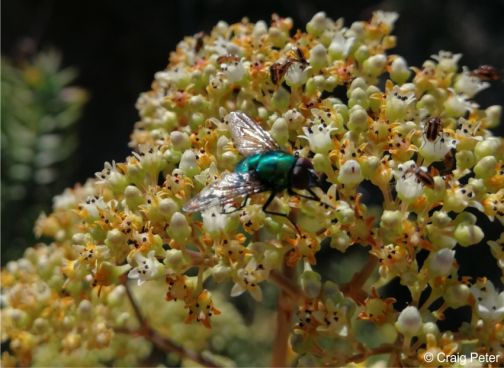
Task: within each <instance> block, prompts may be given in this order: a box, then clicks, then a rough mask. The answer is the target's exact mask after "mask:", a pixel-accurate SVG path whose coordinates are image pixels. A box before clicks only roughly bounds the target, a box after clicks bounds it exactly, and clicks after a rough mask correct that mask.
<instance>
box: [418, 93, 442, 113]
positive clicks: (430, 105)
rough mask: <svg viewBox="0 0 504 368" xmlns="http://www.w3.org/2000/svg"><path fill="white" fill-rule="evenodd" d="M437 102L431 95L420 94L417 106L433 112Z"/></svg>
mask: <svg viewBox="0 0 504 368" xmlns="http://www.w3.org/2000/svg"><path fill="white" fill-rule="evenodd" d="M437 102H438V100H437V99H436V98H435V97H434V96H433V95H431V94H430V93H426V94H425V95H423V96H422V98H421V99H420V101H418V104H417V108H418V109H425V110H427V111H428V112H429V114H433V113H434V111H435V110H436V108H437Z"/></svg>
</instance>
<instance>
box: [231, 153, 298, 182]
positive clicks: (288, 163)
mask: <svg viewBox="0 0 504 368" xmlns="http://www.w3.org/2000/svg"><path fill="white" fill-rule="evenodd" d="M296 160H297V159H296V157H294V156H293V155H290V154H288V153H286V152H283V151H268V152H263V153H257V154H255V155H252V156H248V157H246V158H245V159H243V160H242V161H241V162H240V163H239V164H238V165H237V166H236V169H235V171H236V172H238V173H245V172H248V173H251V174H253V176H254V177H255V178H256V179H257V180H259V181H260V182H261V183H263V184H264V185H266V186H268V187H269V188H271V189H274V190H282V189H285V188H288V187H290V186H291V173H292V169H293V167H294V164H295V163H296Z"/></svg>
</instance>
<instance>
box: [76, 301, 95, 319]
mask: <svg viewBox="0 0 504 368" xmlns="http://www.w3.org/2000/svg"><path fill="white" fill-rule="evenodd" d="M77 313H78V316H79V318H84V319H87V318H89V317H91V315H92V313H93V305H92V304H91V302H90V301H89V300H87V299H84V300H83V301H81V302H80V303H79V307H78V309H77Z"/></svg>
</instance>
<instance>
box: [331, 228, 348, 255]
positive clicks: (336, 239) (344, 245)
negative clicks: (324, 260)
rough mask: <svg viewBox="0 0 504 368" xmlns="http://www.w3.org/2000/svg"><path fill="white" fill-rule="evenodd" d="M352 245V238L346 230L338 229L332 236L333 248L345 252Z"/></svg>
mask: <svg viewBox="0 0 504 368" xmlns="http://www.w3.org/2000/svg"><path fill="white" fill-rule="evenodd" d="M350 245H352V239H351V238H350V237H349V236H348V233H347V232H346V231H344V230H340V231H338V232H337V233H336V234H334V235H333V236H332V237H331V248H334V249H337V250H339V251H340V252H345V251H346V250H347V249H348V247H349V246H350Z"/></svg>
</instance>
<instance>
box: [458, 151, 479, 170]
mask: <svg viewBox="0 0 504 368" xmlns="http://www.w3.org/2000/svg"><path fill="white" fill-rule="evenodd" d="M455 160H456V162H457V168H459V169H461V170H464V169H470V168H471V167H473V166H474V164H475V163H476V159H475V157H474V153H473V152H472V151H469V150H463V151H459V152H457V153H456V154H455Z"/></svg>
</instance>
